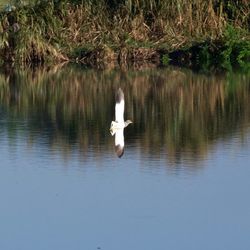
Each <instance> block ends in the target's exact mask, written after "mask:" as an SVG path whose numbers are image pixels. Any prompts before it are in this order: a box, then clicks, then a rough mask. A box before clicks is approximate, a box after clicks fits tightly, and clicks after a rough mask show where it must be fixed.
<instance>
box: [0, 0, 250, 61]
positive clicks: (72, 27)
mask: <svg viewBox="0 0 250 250" xmlns="http://www.w3.org/2000/svg"><path fill="white" fill-rule="evenodd" d="M73 2H79V3H73ZM107 2H108V1H104V0H101V1H59V2H58V1H56V2H54V1H36V4H32V5H27V6H23V7H22V6H21V7H18V8H17V9H16V11H13V12H11V13H5V12H2V13H1V17H0V20H1V25H0V31H1V38H0V49H1V51H0V53H1V55H2V57H3V55H5V59H6V60H17V61H32V60H37V61H45V60H67V59H72V58H74V59H75V58H77V59H80V60H81V59H83V58H79V57H81V55H83V57H84V56H85V55H86V53H85V52H89V51H93V53H92V54H91V57H92V58H94V59H96V58H97V57H98V56H100V57H98V58H99V59H98V60H103V59H104V60H106V61H112V60H113V59H114V60H115V59H117V58H120V59H122V60H121V61H124V60H125V59H131V58H132V59H136V60H137V59H138V60H140V59H141V58H142V59H151V58H152V57H153V58H154V56H152V54H154V52H152V49H153V50H154V51H157V49H166V50H167V51H172V50H176V49H179V48H185V47H189V46H191V45H192V44H193V43H197V42H202V41H206V40H210V41H211V40H212V41H213V40H218V39H221V38H222V37H223V34H224V30H225V28H226V27H227V25H228V24H230V25H232V26H233V27H235V28H239V29H245V30H248V29H249V22H250V18H249V16H250V6H249V4H248V1H246V0H239V1H237V2H236V3H235V1H231V0H227V1H226V0H224V1H222V0H220V1H218V0H209V1H203V0H188V1H184V0H177V1H174V0H169V1H166V0H165V1H156V0H148V1H146V0H129V1H122V0H120V1H118V2H119V3H120V4H119V5H118V4H117V5H115V6H113V7H111V6H109V5H108V4H107ZM15 24H18V25H19V27H20V29H19V30H18V31H16V30H15V28H14V27H15V26H14V25H15ZM248 32H249V30H248ZM30 48H31V49H30ZM143 48H144V49H143ZM82 51H84V53H82ZM111 51H112V52H111ZM126 53H127V54H126ZM144 53H145V55H142V54H144ZM118 55H120V56H118ZM84 60H85V59H84ZM84 60H83V61H84Z"/></svg>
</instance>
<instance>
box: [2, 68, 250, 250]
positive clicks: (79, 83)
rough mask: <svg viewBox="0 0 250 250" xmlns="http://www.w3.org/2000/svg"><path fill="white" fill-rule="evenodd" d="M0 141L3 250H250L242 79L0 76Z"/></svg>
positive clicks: (248, 146) (249, 112) (154, 72)
mask: <svg viewBox="0 0 250 250" xmlns="http://www.w3.org/2000/svg"><path fill="white" fill-rule="evenodd" d="M119 87H121V88H122V89H123V91H124V95H125V119H131V120H132V121H133V123H132V124H130V125H129V126H128V127H126V128H125V129H124V142H125V147H124V154H123V155H122V157H120V158H119V157H117V154H116V152H115V135H113V136H112V135H111V134H110V131H109V128H110V123H111V121H112V120H114V114H115V106H114V105H115V92H116V91H117V89H118V88H119ZM0 141H1V143H0V155H1V163H0V199H1V201H0V222H1V223H0V249H4V250H29V249H36V250H44V249H60V250H63V249H65V250H66V249H71V250H78V249H87V250H90V249H107V250H116V249H119V250H123V249H124V250H125V249H130V250H133V249H135V250H138V249H142V250H152V249H157V250H165V249H171V250H173V249H174V250H175V249H176V250H181V249H185V250H186V249H203V250H204V249H220V250H223V249H225V250H230V249H232V250H234V249H250V199H249V190H250V154H249V153H250V72H245V73H242V72H241V73H240V72H237V71H236V72H216V73H197V72H192V71H190V70H188V69H181V68H175V67H167V68H150V67H148V68H143V69H139V68H138V69H133V68H132V69H105V70H94V69H87V68H84V67H81V66H75V65H69V66H65V65H58V66H54V67H46V68H30V69H27V68H19V69H15V68H14V69H13V68H5V69H1V71H0Z"/></svg>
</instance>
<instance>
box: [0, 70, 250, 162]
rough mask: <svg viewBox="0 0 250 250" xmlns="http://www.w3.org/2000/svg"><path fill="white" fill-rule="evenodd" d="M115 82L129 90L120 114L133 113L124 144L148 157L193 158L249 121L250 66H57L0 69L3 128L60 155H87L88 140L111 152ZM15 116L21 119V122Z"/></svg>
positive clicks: (13, 137)
mask: <svg viewBox="0 0 250 250" xmlns="http://www.w3.org/2000/svg"><path fill="white" fill-rule="evenodd" d="M118 87H121V88H122V89H123V90H124V92H125V93H126V94H125V96H126V97H125V99H126V104H127V106H126V112H127V114H125V115H126V116H127V117H131V119H132V120H133V121H134V124H133V126H131V127H130V128H129V129H128V131H129V132H128V133H129V136H128V138H126V139H127V145H128V144H134V145H137V146H138V147H139V148H140V150H141V152H142V153H143V154H147V155H148V156H149V157H152V158H156V157H161V156H162V155H165V157H166V159H167V160H168V161H170V162H172V163H173V164H174V163H178V162H180V161H181V160H182V159H183V158H185V157H188V158H189V159H190V160H191V161H193V162H196V161H197V159H199V158H203V156H204V155H206V154H207V153H208V150H209V148H210V147H212V146H213V145H215V144H216V142H217V140H218V139H224V138H227V137H228V138H230V137H231V135H232V133H235V132H238V131H240V132H241V133H242V135H244V133H245V129H246V128H247V126H248V125H249V121H250V108H249V100H250V75H249V74H248V75H247V74H244V75H243V74H233V73H228V74H220V75H218V74H217V75H201V74H196V73H193V72H191V71H188V70H184V69H176V68H165V69H145V70H140V71H138V70H126V71H124V70H115V69H111V70H101V71H96V70H93V69H82V68H80V67H73V66H72V67H70V66H65V67H64V66H63V67H60V66H57V67H51V68H38V69H33V70H27V69H15V70H13V69H8V70H6V71H3V72H2V73H1V74H0V104H1V112H4V113H5V116H6V123H4V124H2V126H1V131H3V129H7V131H8V134H9V135H16V134H18V133H24V134H25V136H26V137H27V138H28V140H29V142H30V144H31V145H32V144H33V143H39V142H41V141H43V143H44V140H45V141H46V145H47V147H50V148H58V147H59V148H60V151H61V152H63V153H64V154H65V155H67V154H70V153H71V150H72V148H73V147H74V148H77V149H78V150H79V151H80V152H81V154H82V156H83V157H86V158H87V157H88V152H89V150H90V149H91V148H93V150H95V152H96V154H98V155H100V156H101V155H102V154H105V153H107V152H112V151H113V140H112V137H111V136H110V134H109V126H110V121H111V120H112V119H113V115H114V112H113V107H114V93H115V90H116V89H117V88H118ZM13 121H22V122H25V129H22V130H20V128H19V127H18V123H13ZM125 136H126V134H125ZM11 138H12V140H14V139H15V136H11ZM98 149H99V150H98Z"/></svg>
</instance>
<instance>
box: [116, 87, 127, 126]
mask: <svg viewBox="0 0 250 250" xmlns="http://www.w3.org/2000/svg"><path fill="white" fill-rule="evenodd" d="M115 102H116V103H115V121H116V122H119V123H120V122H124V116H123V115H124V105H125V102H124V93H123V91H122V89H121V88H119V89H118V91H117V92H116V96H115Z"/></svg>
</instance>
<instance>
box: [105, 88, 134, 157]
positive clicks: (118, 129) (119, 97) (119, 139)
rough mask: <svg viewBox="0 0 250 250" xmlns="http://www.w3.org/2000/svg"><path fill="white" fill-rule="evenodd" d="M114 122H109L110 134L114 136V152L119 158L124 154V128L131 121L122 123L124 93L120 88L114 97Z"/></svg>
mask: <svg viewBox="0 0 250 250" xmlns="http://www.w3.org/2000/svg"><path fill="white" fill-rule="evenodd" d="M115 100H116V104H115V121H112V122H111V126H110V133H111V135H112V136H113V135H114V134H115V152H116V154H117V156H118V157H119V158H120V157H122V155H123V153H124V134H123V132H124V128H126V127H127V126H128V125H129V124H130V123H132V121H131V120H127V121H124V106H125V101H124V93H123V91H122V89H121V88H119V89H118V91H117V92H116V96H115Z"/></svg>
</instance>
